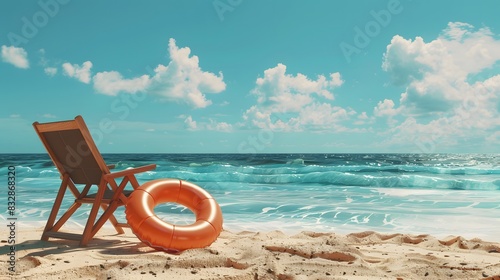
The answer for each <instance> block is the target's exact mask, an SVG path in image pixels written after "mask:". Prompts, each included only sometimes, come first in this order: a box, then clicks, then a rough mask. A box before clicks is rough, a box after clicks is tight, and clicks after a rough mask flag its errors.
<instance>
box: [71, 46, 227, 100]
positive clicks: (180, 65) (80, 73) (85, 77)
mask: <svg viewBox="0 0 500 280" xmlns="http://www.w3.org/2000/svg"><path fill="white" fill-rule="evenodd" d="M168 52H169V56H170V59H171V61H170V63H169V64H168V65H167V66H165V65H163V64H159V65H158V66H157V67H156V68H155V69H154V74H153V75H152V76H149V75H142V76H139V77H134V78H130V79H127V78H124V77H123V76H122V74H120V73H119V72H117V71H103V72H98V73H97V74H95V75H94V77H93V78H92V79H91V74H90V69H91V67H92V63H91V62H90V61H87V62H85V63H84V64H83V65H82V66H79V65H76V64H69V63H65V64H63V69H64V72H65V74H66V75H68V76H70V77H75V78H77V79H78V80H80V81H81V82H85V83H89V82H90V81H91V80H92V81H93V84H94V89H95V90H96V92H98V93H102V94H106V95H112V96H114V95H117V94H119V93H132V94H133V93H136V92H139V91H141V92H142V91H144V92H146V93H149V94H154V95H157V96H159V97H161V99H162V100H164V101H172V102H177V103H184V104H187V105H189V106H191V107H193V108H204V107H207V106H209V105H210V104H212V101H211V100H209V99H208V98H207V97H206V94H210V93H220V92H222V91H224V90H225V89H226V84H225V83H224V81H223V75H222V73H219V74H218V75H216V74H214V73H211V72H208V71H203V70H202V69H201V67H200V65H199V59H198V57H197V56H195V55H193V56H192V55H191V50H190V48H188V47H183V48H179V47H178V46H177V45H176V42H175V40H174V39H170V40H169V44H168Z"/></svg>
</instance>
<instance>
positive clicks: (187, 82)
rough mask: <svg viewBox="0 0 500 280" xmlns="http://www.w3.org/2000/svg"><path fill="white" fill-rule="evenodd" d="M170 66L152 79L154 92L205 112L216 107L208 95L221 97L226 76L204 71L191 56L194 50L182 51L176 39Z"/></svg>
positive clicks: (158, 70)
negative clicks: (218, 94)
mask: <svg viewBox="0 0 500 280" xmlns="http://www.w3.org/2000/svg"><path fill="white" fill-rule="evenodd" d="M168 50H169V54H170V59H171V61H170V63H169V64H168V65H167V66H165V65H162V64H160V65H158V66H157V67H156V69H155V70H154V71H155V75H154V77H153V78H152V84H151V88H150V91H151V92H152V93H154V94H157V95H159V96H161V97H162V98H163V99H165V100H167V101H174V102H179V103H185V104H188V105H190V106H192V107H194V108H204V107H207V106H209V105H210V104H212V101H210V100H208V99H207V98H206V96H205V94H207V93H220V92H222V91H223V90H225V89H226V84H225V83H224V81H223V75H222V73H219V75H216V74H213V73H211V72H207V71H203V70H202V69H201V67H200V65H199V59H198V57H197V56H195V55H194V56H190V54H191V49H190V48H188V47H184V48H179V47H177V45H176V42H175V40H174V39H170V40H169V44H168Z"/></svg>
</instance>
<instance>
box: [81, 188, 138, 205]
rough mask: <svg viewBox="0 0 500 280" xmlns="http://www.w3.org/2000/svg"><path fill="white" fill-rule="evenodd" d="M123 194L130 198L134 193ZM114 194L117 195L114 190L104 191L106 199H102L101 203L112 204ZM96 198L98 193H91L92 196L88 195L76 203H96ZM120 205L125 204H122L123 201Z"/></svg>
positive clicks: (125, 191)
mask: <svg viewBox="0 0 500 280" xmlns="http://www.w3.org/2000/svg"><path fill="white" fill-rule="evenodd" d="M122 193H123V194H124V195H125V196H126V197H128V196H129V195H130V194H131V193H132V191H129V190H124V191H123V192H122ZM114 194H115V193H114V192H113V191H112V190H110V189H106V190H105V191H104V197H103V198H102V201H101V203H104V204H110V203H111V198H113V195H114ZM96 197H97V193H91V194H88V195H86V196H84V197H83V198H81V199H76V200H75V201H76V202H80V203H94V201H95V198H96ZM118 205H123V203H121V201H120V202H119V204H118Z"/></svg>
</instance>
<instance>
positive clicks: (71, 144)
mask: <svg viewBox="0 0 500 280" xmlns="http://www.w3.org/2000/svg"><path fill="white" fill-rule="evenodd" d="M33 127H34V128H35V130H36V132H37V134H38V136H39V137H40V140H41V141H42V143H43V145H44V146H45V148H46V149H47V152H48V154H49V156H50V158H51V159H52V161H53V162H54V164H55V166H56V167H57V169H58V170H59V172H60V173H61V180H62V182H61V185H60V187H59V191H58V193H57V196H56V199H55V201H54V205H53V207H52V211H51V212H50V216H49V218H48V220H47V224H46V226H45V229H44V231H43V234H42V238H41V239H42V240H45V241H47V240H49V238H60V239H71V240H78V241H80V244H79V245H80V246H86V245H87V243H88V242H89V240H91V239H92V238H93V237H94V235H95V234H96V233H97V232H98V231H99V229H100V228H101V227H102V226H103V225H104V223H105V222H106V221H108V220H109V221H110V222H111V224H113V226H114V228H115V229H116V231H117V232H118V233H119V234H122V233H124V231H123V227H128V224H126V223H119V222H118V221H117V219H116V217H115V216H114V215H113V212H114V211H115V210H116V209H117V208H118V207H119V206H123V205H126V203H127V199H128V196H129V195H130V193H131V192H132V191H130V190H125V186H126V185H128V184H129V183H130V184H131V185H132V187H133V188H134V189H136V188H138V187H139V183H138V182H137V179H136V177H135V174H137V173H141V172H145V171H149V170H153V169H155V168H156V165H155V164H150V165H145V166H141V167H137V168H131V169H126V170H123V171H118V172H114V173H111V172H110V169H112V168H114V165H106V163H105V162H104V160H103V158H102V156H101V154H100V153H99V151H98V150H97V147H96V145H95V143H94V141H93V140H92V136H91V135H90V132H89V130H88V128H87V126H86V125H85V122H84V121H83V118H82V117H81V116H77V117H76V118H75V119H74V120H68V121H59V122H50V123H38V122H35V123H33ZM119 178H123V179H122V180H121V182H120V183H119V184H118V183H117V182H116V181H115V180H117V179H119ZM77 185H79V188H77ZM96 186H97V189H96ZM68 189H69V191H70V192H71V193H72V194H73V196H74V197H75V201H74V202H73V204H72V205H71V206H70V207H69V208H68V209H67V210H66V212H64V213H63V214H62V215H61V216H60V217H59V220H58V221H57V222H56V218H57V216H58V213H59V209H60V207H61V203H62V201H63V198H64V195H65V193H66V191H67V190H68ZM91 189H92V190H93V191H95V190H96V191H97V192H96V193H90V191H91ZM84 203H89V204H92V208H91V210H90V214H89V217H88V219H87V222H86V225H85V228H84V230H83V234H74V233H69V232H61V231H59V230H60V229H61V227H62V226H63V225H64V224H65V223H66V222H67V221H68V219H69V218H70V217H71V215H73V214H74V213H75V211H76V210H77V209H78V208H79V207H80V206H81V205H82V204H84ZM99 208H102V214H101V215H100V217H98V214H99Z"/></svg>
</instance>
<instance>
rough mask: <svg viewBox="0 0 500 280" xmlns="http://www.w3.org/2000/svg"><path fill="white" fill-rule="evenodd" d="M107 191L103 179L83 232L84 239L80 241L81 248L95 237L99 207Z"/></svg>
mask: <svg viewBox="0 0 500 280" xmlns="http://www.w3.org/2000/svg"><path fill="white" fill-rule="evenodd" d="M105 190H106V182H105V181H104V180H102V179H101V183H100V184H99V189H98V190H97V195H96V198H95V201H94V204H93V205H92V210H90V214H89V218H88V220H87V224H86V225H85V229H84V230H83V235H82V239H81V240H80V246H81V247H84V246H87V243H88V242H89V240H90V239H91V238H92V237H93V236H94V234H95V233H94V234H92V233H93V232H94V230H93V228H94V222H95V219H96V217H97V213H98V211H99V206H100V205H101V201H102V198H103V197H104V191H105Z"/></svg>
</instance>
